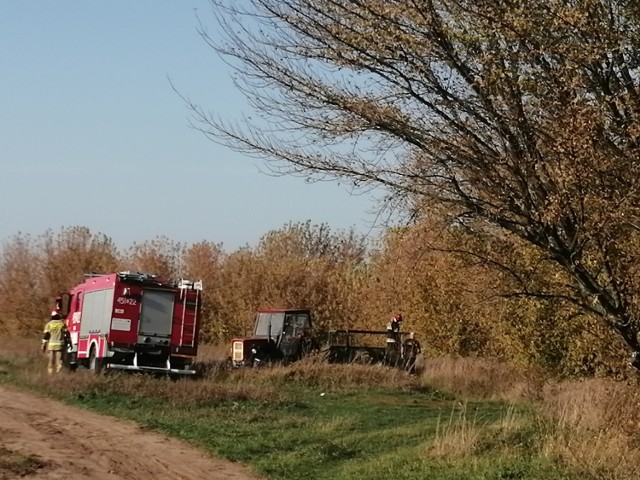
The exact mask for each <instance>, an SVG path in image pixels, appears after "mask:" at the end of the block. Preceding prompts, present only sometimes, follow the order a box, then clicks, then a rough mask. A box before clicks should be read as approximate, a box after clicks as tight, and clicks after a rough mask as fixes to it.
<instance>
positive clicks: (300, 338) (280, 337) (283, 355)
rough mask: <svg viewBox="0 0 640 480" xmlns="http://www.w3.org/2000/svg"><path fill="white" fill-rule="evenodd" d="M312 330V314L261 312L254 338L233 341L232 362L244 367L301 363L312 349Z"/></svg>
mask: <svg viewBox="0 0 640 480" xmlns="http://www.w3.org/2000/svg"><path fill="white" fill-rule="evenodd" d="M311 326H312V324H311V312H310V311H309V310H299V309H277V310H260V311H258V312H257V313H256V316H255V322H254V329H253V336H252V337H250V338H234V339H233V340H232V341H231V362H232V364H233V366H234V367H241V366H257V365H260V364H265V363H271V362H274V361H292V360H298V359H299V358H301V357H302V356H303V355H304V354H305V353H307V352H308V351H309V349H310V345H311V343H312V339H311Z"/></svg>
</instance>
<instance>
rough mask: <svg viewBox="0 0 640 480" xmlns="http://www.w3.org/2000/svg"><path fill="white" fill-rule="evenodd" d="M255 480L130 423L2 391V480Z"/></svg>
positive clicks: (231, 465) (243, 471) (238, 468)
mask: <svg viewBox="0 0 640 480" xmlns="http://www.w3.org/2000/svg"><path fill="white" fill-rule="evenodd" d="M13 478H26V479H42V480H54V479H64V480H76V479H77V480H80V479H82V480H87V479H92V480H118V479H127V480H129V479H136V480H151V479H153V480H160V479H162V480H165V479H167V480H174V479H175V480H182V479H184V480H201V479H202V480H205V479H207V480H216V479H231V480H256V479H257V478H258V477H256V476H253V475H252V474H251V473H250V472H249V470H248V469H247V468H245V467H243V466H241V465H238V464H234V463H231V462H227V461H224V460H219V459H215V458H212V457H209V456H207V455H206V454H204V453H202V452H200V451H198V450H197V449H194V448H193V447H191V446H189V445H187V444H185V443H182V442H180V441H178V440H174V439H171V438H168V437H165V436H163V435H160V434H155V433H151V432H148V431H144V430H142V429H141V428H140V427H138V426H136V425H135V424H133V423H129V422H125V421H121V420H115V419H113V418H110V417H105V416H101V415H98V414H95V413H92V412H88V411H85V410H81V409H76V408H73V407H70V406H68V405H64V404H62V403H58V402H56V401H53V400H50V399H47V398H40V397H36V396H33V395H30V394H27V393H23V392H18V391H16V390H13V389H10V388H7V387H4V386H0V480H9V479H13Z"/></svg>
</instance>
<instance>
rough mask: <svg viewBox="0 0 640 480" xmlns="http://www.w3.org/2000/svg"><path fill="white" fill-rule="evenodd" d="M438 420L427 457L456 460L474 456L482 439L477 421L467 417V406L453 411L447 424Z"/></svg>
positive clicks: (463, 405)
mask: <svg viewBox="0 0 640 480" xmlns="http://www.w3.org/2000/svg"><path fill="white" fill-rule="evenodd" d="M441 420H442V419H438V426H437V429H436V435H435V437H434V439H433V441H432V442H430V443H429V444H428V446H427V452H426V453H427V456H429V457H432V458H447V459H456V458H464V457H470V456H473V455H474V453H475V452H476V448H477V446H478V444H479V443H480V440H481V438H482V433H481V428H480V427H478V425H477V424H476V419H475V418H472V419H469V418H468V417H467V404H466V403H464V404H458V405H456V406H454V408H452V409H451V414H450V416H449V419H448V420H447V421H446V422H444V423H443V422H442V421H441Z"/></svg>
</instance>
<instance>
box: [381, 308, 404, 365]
mask: <svg viewBox="0 0 640 480" xmlns="http://www.w3.org/2000/svg"><path fill="white" fill-rule="evenodd" d="M401 323H402V315H401V314H399V313H397V314H396V315H394V317H393V318H392V319H391V320H390V321H389V323H388V324H387V346H386V350H385V359H384V360H385V361H384V363H385V364H386V365H390V366H392V367H396V366H398V365H400V362H401V360H402V351H401V349H402V345H401V344H400V324H401Z"/></svg>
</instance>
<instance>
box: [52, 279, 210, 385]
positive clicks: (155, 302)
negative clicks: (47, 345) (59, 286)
mask: <svg viewBox="0 0 640 480" xmlns="http://www.w3.org/2000/svg"><path fill="white" fill-rule="evenodd" d="M85 277H86V278H85V280H84V282H83V283H81V284H79V285H77V286H75V287H73V288H72V289H71V290H69V292H66V293H63V294H61V295H60V296H59V297H58V299H57V303H58V307H59V309H60V312H61V314H62V316H63V318H65V323H66V325H67V329H68V331H69V344H70V345H69V348H68V351H67V354H66V358H67V364H68V365H69V366H70V367H72V368H73V367H75V366H84V367H86V368H88V369H90V370H91V371H93V372H99V371H101V370H103V369H109V370H133V371H148V372H158V373H167V374H172V375H194V374H195V373H196V371H195V369H194V368H193V364H194V360H195V357H196V355H197V352H198V335H199V327H200V325H199V323H200V311H201V305H202V298H201V294H202V282H200V281H198V282H194V281H190V280H186V279H181V280H177V281H173V280H165V279H162V278H159V277H158V276H156V275H151V274H147V273H141V272H128V271H127V272H118V273H111V274H105V275H96V274H90V275H85Z"/></svg>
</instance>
